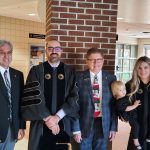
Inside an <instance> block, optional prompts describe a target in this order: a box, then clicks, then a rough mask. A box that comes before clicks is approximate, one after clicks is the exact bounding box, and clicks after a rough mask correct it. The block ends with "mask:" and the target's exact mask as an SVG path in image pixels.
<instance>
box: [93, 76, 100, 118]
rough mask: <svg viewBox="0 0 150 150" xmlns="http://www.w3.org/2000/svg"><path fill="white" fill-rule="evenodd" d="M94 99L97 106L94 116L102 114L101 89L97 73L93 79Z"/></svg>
mask: <svg viewBox="0 0 150 150" xmlns="http://www.w3.org/2000/svg"><path fill="white" fill-rule="evenodd" d="M93 101H94V106H95V111H94V118H96V117H99V116H100V91H99V84H98V78H97V75H95V76H94V81H93Z"/></svg>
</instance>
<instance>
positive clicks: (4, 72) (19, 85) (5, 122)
mask: <svg viewBox="0 0 150 150" xmlns="http://www.w3.org/2000/svg"><path fill="white" fill-rule="evenodd" d="M12 52H13V46H12V44H11V43H10V42H9V41H6V40H0V150H13V149H14V146H15V143H16V141H17V140H21V139H22V138H23V137H24V129H25V122H24V121H23V120H22V119H21V112H20V102H21V96H22V91H23V86H24V79H23V73H22V72H20V71H18V70H16V69H14V68H12V67H10V64H11V62H12Z"/></svg>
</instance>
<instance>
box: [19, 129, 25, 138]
mask: <svg viewBox="0 0 150 150" xmlns="http://www.w3.org/2000/svg"><path fill="white" fill-rule="evenodd" d="M24 135H25V131H24V129H19V131H18V140H22V139H23V137H24Z"/></svg>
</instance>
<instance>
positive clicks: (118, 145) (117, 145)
mask: <svg viewBox="0 0 150 150" xmlns="http://www.w3.org/2000/svg"><path fill="white" fill-rule="evenodd" d="M129 130H130V127H129V125H128V123H124V122H121V121H119V127H118V132H117V135H116V138H115V140H114V142H113V150H126V146H127V141H128V137H129ZM27 137H28V132H27V134H26V137H25V138H24V139H23V140H21V141H19V142H18V143H17V144H16V146H15V150H27V142H28V140H27Z"/></svg>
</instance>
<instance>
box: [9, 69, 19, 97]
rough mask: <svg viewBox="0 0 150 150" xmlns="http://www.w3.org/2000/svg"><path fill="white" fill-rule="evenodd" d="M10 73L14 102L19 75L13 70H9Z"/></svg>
mask: <svg viewBox="0 0 150 150" xmlns="http://www.w3.org/2000/svg"><path fill="white" fill-rule="evenodd" d="M9 73H10V82H11V99H12V100H13V97H15V91H14V89H15V85H16V82H17V80H16V77H17V75H16V74H15V73H14V72H13V70H12V68H10V70H9Z"/></svg>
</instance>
